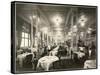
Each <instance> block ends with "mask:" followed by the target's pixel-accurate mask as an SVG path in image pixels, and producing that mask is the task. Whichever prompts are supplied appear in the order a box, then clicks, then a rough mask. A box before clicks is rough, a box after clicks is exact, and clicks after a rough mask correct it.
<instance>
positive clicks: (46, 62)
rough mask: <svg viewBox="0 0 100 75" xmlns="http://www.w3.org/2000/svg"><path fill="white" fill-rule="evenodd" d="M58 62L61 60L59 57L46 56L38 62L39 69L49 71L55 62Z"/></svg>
mask: <svg viewBox="0 0 100 75" xmlns="http://www.w3.org/2000/svg"><path fill="white" fill-rule="evenodd" d="M58 60H59V58H58V57H57V56H44V57H42V58H40V59H39V60H38V63H37V69H39V68H42V69H43V70H44V71H49V68H50V66H51V65H52V64H53V62H55V61H58Z"/></svg>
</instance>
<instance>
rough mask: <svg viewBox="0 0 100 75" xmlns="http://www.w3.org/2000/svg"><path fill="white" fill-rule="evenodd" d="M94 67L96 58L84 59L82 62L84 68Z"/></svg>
mask: <svg viewBox="0 0 100 75" xmlns="http://www.w3.org/2000/svg"><path fill="white" fill-rule="evenodd" d="M87 68H96V60H86V61H85V63H84V69H87Z"/></svg>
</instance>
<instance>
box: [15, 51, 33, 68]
mask: <svg viewBox="0 0 100 75" xmlns="http://www.w3.org/2000/svg"><path fill="white" fill-rule="evenodd" d="M30 54H32V53H28V52H25V53H23V54H20V55H18V56H17V61H18V63H19V67H20V68H22V67H23V62H24V59H25V58H26V56H27V55H30Z"/></svg>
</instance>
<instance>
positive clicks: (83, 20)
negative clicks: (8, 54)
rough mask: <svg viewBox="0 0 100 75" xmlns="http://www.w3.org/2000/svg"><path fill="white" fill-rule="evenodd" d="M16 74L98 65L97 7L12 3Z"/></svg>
mask: <svg viewBox="0 0 100 75" xmlns="http://www.w3.org/2000/svg"><path fill="white" fill-rule="evenodd" d="M11 9H12V14H11V15H12V30H13V31H12V34H13V35H12V37H13V38H12V40H11V41H12V58H13V59H12V69H13V70H14V72H15V73H27V72H50V71H68V70H88V69H96V68H97V6H88V5H87V6H86V5H68V4H50V3H34V2H12V8H11Z"/></svg>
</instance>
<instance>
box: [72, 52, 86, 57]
mask: <svg viewBox="0 0 100 75" xmlns="http://www.w3.org/2000/svg"><path fill="white" fill-rule="evenodd" d="M74 53H75V54H77V55H78V58H82V57H83V56H85V53H83V52H74Z"/></svg>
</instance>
